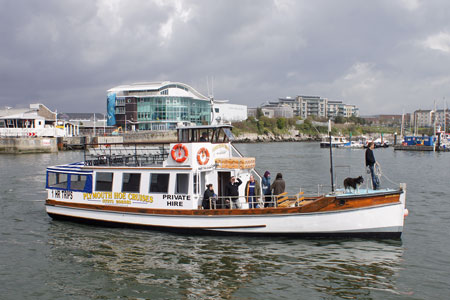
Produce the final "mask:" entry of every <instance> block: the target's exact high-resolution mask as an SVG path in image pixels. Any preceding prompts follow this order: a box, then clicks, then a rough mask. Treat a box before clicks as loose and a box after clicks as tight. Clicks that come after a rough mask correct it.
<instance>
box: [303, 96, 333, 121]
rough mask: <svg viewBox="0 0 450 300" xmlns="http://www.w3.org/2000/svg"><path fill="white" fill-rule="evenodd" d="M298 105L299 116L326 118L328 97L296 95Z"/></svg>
mask: <svg viewBox="0 0 450 300" xmlns="http://www.w3.org/2000/svg"><path fill="white" fill-rule="evenodd" d="M297 101H298V102H299V105H300V117H302V118H304V119H305V118H307V117H309V116H317V117H324V118H326V117H327V116H328V115H327V103H328V99H326V98H320V97H319V96H297Z"/></svg>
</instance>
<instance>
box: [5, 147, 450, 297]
mask: <svg viewBox="0 0 450 300" xmlns="http://www.w3.org/2000/svg"><path fill="white" fill-rule="evenodd" d="M237 147H238V149H239V150H240V151H241V152H242V153H243V154H245V155H247V156H255V157H256V161H257V166H258V168H257V170H258V171H259V172H260V173H263V172H264V171H265V170H270V171H271V173H272V177H273V178H274V177H275V175H276V173H277V172H281V173H283V177H284V178H285V180H286V183H287V190H288V192H290V193H295V192H298V187H303V188H304V189H305V191H306V192H307V193H317V192H318V190H319V191H323V190H326V189H329V187H330V175H329V168H330V167H329V149H320V148H319V145H318V144H317V143H270V144H267V143H266V144H238V145H237ZM333 150H334V152H333V153H334V156H333V159H334V164H335V166H336V168H335V170H336V184H337V185H342V181H343V179H344V178H345V177H348V176H351V177H357V176H359V175H364V174H365V170H364V165H363V163H364V150H352V149H333ZM374 153H375V157H376V159H377V160H378V161H379V162H380V163H381V166H382V172H383V174H385V175H386V176H387V177H388V179H386V178H382V186H384V187H388V186H390V187H393V186H395V185H394V183H395V184H396V183H399V182H406V183H407V184H408V186H407V207H408V209H409V211H410V214H409V216H408V217H407V218H406V224H405V228H404V233H403V236H402V239H401V240H365V239H336V240H333V239H311V240H308V239H306V240H304V239H303V240H302V239H288V238H270V239H264V238H248V237H214V236H188V235H176V234H170V233H164V232H155V231H146V230H137V229H124V228H105V227H94V226H88V225H80V224H76V223H70V222H61V221H53V220H52V219H50V218H49V217H48V216H47V215H46V213H45V208H44V200H45V197H46V192H45V187H44V185H45V168H46V167H47V166H48V165H55V164H59V163H67V162H74V161H80V160H81V159H82V157H83V155H82V152H60V153H57V154H28V155H2V156H0V182H1V186H0V205H1V208H0V299H341V298H343V299H444V298H447V297H448V295H449V294H450V287H449V285H448V278H449V277H450V231H449V230H448V227H449V224H450V204H449V202H450V201H449V200H450V184H449V178H450V164H449V161H450V154H449V153H433V152H425V153H424V152H403V151H402V152H396V151H393V149H391V148H387V149H376V150H375V151H374ZM317 183H320V184H323V186H317Z"/></svg>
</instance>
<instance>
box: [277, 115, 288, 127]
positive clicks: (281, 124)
mask: <svg viewBox="0 0 450 300" xmlns="http://www.w3.org/2000/svg"><path fill="white" fill-rule="evenodd" d="M277 127H278V129H284V128H285V127H286V119H285V118H283V117H281V118H278V119H277Z"/></svg>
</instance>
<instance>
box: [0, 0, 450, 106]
mask: <svg viewBox="0 0 450 300" xmlns="http://www.w3.org/2000/svg"><path fill="white" fill-rule="evenodd" d="M0 34H1V44H0V89H1V93H0V106H12V107H25V106H28V105H29V104H30V103H36V102H41V103H44V104H46V105H47V106H49V108H50V109H53V110H55V109H57V110H58V112H104V111H105V110H106V90H107V89H109V88H111V87H114V86H117V85H120V84H127V83H133V82H143V81H159V80H170V81H179V82H183V83H187V84H189V85H191V86H192V87H194V88H195V89H197V90H198V91H200V92H202V93H204V94H205V95H206V94H208V90H207V78H209V82H210V83H211V81H212V80H211V78H213V81H214V97H215V98H216V99H227V100H230V102H231V103H237V104H247V105H249V106H250V107H256V106H258V105H260V104H261V103H263V102H265V101H268V100H272V101H273V100H276V99H277V98H279V97H286V96H291V97H295V96H296V95H315V96H321V97H324V98H328V99H329V100H342V101H343V102H344V103H348V104H355V105H357V106H358V107H359V108H360V112H361V115H369V114H378V113H398V114H401V113H402V111H405V112H411V111H414V110H415V109H419V108H422V109H432V108H433V105H434V104H433V103H434V101H437V105H438V108H442V107H443V106H444V103H445V100H444V99H447V101H448V102H449V103H450V1H448V0H435V1H434V0H427V1H425V0H424V1H420V0H386V1H376V0H373V1H360V0H348V1H346V0H340V1H335V0H328V1H325V0H314V1H311V0H304V1H300V0H272V1H269V0H267V1H264V0H259V1H256V0H253V1H244V0H238V1H230V0H226V1H225V0H224V1H218V0H214V1H213V0H204V1H199V0H192V1H181V0H180V1H177V0H173V1H169V0H153V1H150V0H147V1H144V0H141V1H140V0H86V1H82V0H70V1H69V0H68V1H66V0H45V1H37V0H36V1H31V0H30V1H21V0H0Z"/></svg>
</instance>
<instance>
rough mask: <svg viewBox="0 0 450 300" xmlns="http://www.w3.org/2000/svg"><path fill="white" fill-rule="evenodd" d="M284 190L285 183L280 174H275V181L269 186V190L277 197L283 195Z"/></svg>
mask: <svg viewBox="0 0 450 300" xmlns="http://www.w3.org/2000/svg"><path fill="white" fill-rule="evenodd" d="M285 188H286V183H285V182H284V180H283V175H282V174H281V173H278V174H277V177H276V178H275V181H274V182H273V183H272V185H271V186H270V190H272V191H273V193H272V194H273V195H274V196H276V195H279V194H281V193H284V190H285Z"/></svg>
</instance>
